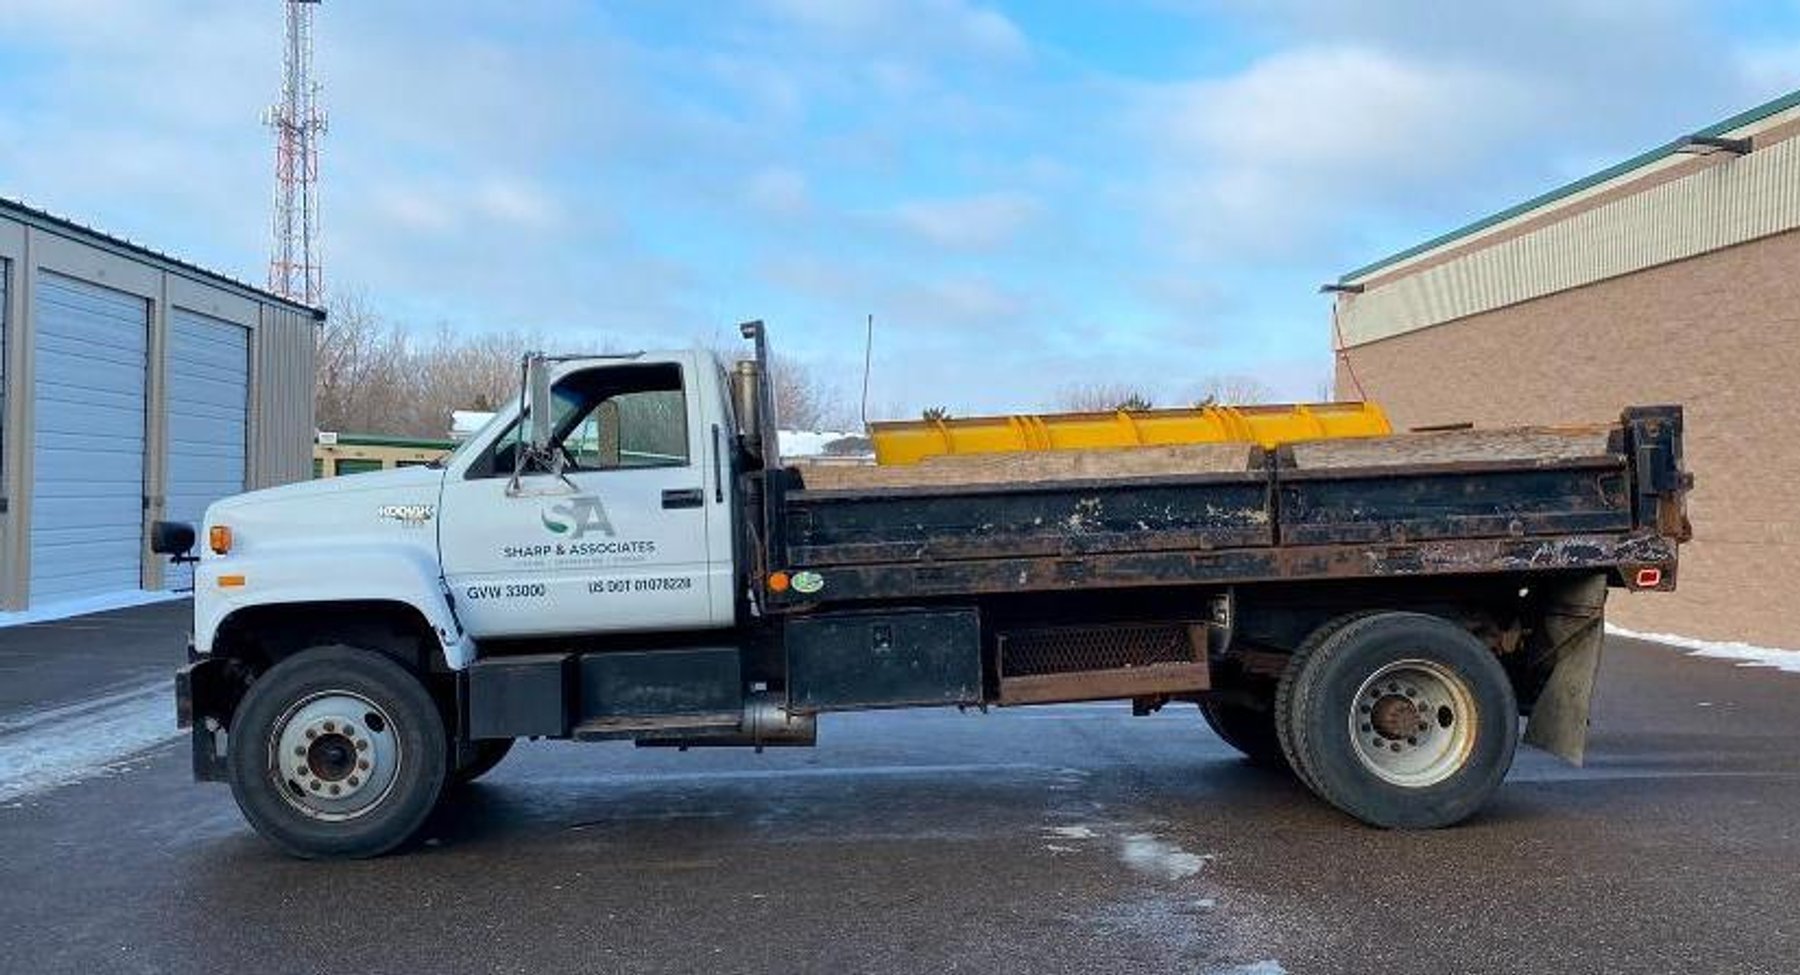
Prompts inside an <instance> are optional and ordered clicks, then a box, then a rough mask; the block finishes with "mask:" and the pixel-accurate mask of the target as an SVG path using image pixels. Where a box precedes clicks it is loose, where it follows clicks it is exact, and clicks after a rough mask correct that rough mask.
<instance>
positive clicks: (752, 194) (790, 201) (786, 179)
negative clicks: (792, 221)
mask: <svg viewBox="0 0 1800 975" xmlns="http://www.w3.org/2000/svg"><path fill="white" fill-rule="evenodd" d="M744 199H745V200H746V201H748V202H749V204H750V205H751V206H753V207H755V208H756V209H758V210H760V211H762V212H764V213H767V214H769V215H771V216H778V217H794V216H799V215H801V214H804V213H805V212H806V211H807V210H808V209H810V208H811V206H812V201H811V199H810V198H809V196H808V194H807V183H806V174H805V173H802V172H800V171H799V170H797V169H791V168H789V167H786V166H765V167H763V168H762V169H759V170H757V171H756V172H755V173H754V174H752V175H751V177H750V179H749V180H748V181H746V183H745V186H744Z"/></svg>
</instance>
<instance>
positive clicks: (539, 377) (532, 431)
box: [522, 352, 554, 454]
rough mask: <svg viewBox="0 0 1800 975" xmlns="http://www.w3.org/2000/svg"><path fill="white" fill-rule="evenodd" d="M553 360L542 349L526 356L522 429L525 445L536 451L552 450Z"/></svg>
mask: <svg viewBox="0 0 1800 975" xmlns="http://www.w3.org/2000/svg"><path fill="white" fill-rule="evenodd" d="M551 412H552V410H551V406H550V359H549V358H548V357H546V356H545V355H544V354H543V353H541V352H530V353H527V354H526V356H525V416H524V419H523V426H522V430H523V431H524V437H523V439H524V445H525V447H526V448H527V449H529V450H530V451H532V452H534V453H538V454H542V453H545V452H547V451H548V450H549V449H550V437H551V436H552V435H553V433H554V431H552V430H551V429H550V425H551Z"/></svg>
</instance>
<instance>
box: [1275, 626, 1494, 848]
mask: <svg viewBox="0 0 1800 975" xmlns="http://www.w3.org/2000/svg"><path fill="white" fill-rule="evenodd" d="M1282 683H1283V685H1284V686H1283V688H1282V692H1281V694H1280V695H1279V698H1280V700H1281V703H1282V705H1283V709H1282V710H1281V712H1280V713H1279V714H1278V716H1277V720H1279V721H1282V722H1285V724H1286V728H1285V731H1286V735H1287V738H1288V744H1289V746H1290V757H1291V758H1292V759H1293V761H1294V763H1295V765H1296V766H1297V771H1299V772H1300V778H1301V779H1302V780H1303V781H1305V782H1306V784H1307V785H1308V786H1310V787H1311V788H1312V789H1313V791H1314V792H1316V793H1318V795H1319V796H1320V797H1321V798H1323V799H1325V800H1326V801H1327V802H1330V803H1331V804H1332V805H1334V806H1337V807H1338V808H1339V809H1342V810H1343V811H1345V812H1347V813H1349V814H1350V815H1352V816H1355V817H1356V818H1358V819H1361V820H1362V821H1363V822H1366V823H1369V824H1371V825H1374V826H1382V827H1388V828H1401V829H1430V828H1434V827H1439V826H1448V825H1451V824H1454V823H1457V822H1460V821H1462V820H1463V819H1465V818H1467V817H1468V816H1469V815H1471V814H1472V813H1474V812H1475V811H1476V810H1477V809H1479V808H1480V807H1481V805H1482V804H1483V803H1485V802H1486V801H1487V800H1488V798H1489V797H1490V796H1492V795H1493V793H1494V791H1495V790H1496V789H1498V788H1499V787H1500V782H1501V780H1502V779H1504V778H1505V777H1506V771H1507V769H1508V768H1509V767H1511V765H1512V758H1513V750H1514V748H1515V746H1516V745H1517V741H1518V722H1519V719H1518V704H1517V701H1516V700H1515V698H1514V696H1513V690H1512V684H1511V682H1510V681H1508V680H1507V677H1506V671H1505V670H1504V669H1503V668H1502V667H1501V666H1500V662H1499V661H1498V660H1496V659H1495V657H1494V654H1493V652H1492V651H1490V650H1489V649H1488V648H1487V647H1486V646H1485V645H1483V644H1482V643H1481V641H1479V640H1477V639H1475V637H1474V636H1472V635H1471V634H1470V633H1469V632H1468V631H1466V630H1464V629H1463V628H1462V627H1460V626H1457V625H1456V624H1455V623H1452V622H1451V621H1449V620H1446V619H1442V618H1440V617H1436V616H1428V615H1425V614H1422V613H1399V612H1394V613H1379V614H1374V615H1370V616H1365V617H1362V618H1360V619H1356V620H1353V621H1350V622H1348V623H1345V624H1344V625H1343V626H1341V627H1339V628H1337V629H1336V630H1334V631H1332V632H1331V633H1330V634H1329V635H1328V636H1326V637H1325V638H1324V639H1323V640H1321V641H1319V642H1318V643H1317V644H1316V645H1313V646H1311V647H1308V648H1305V649H1303V651H1302V652H1300V653H1297V654H1295V656H1294V658H1293V659H1292V660H1291V661H1290V662H1289V665H1288V669H1287V672H1286V674H1284V675H1283V677H1282Z"/></svg>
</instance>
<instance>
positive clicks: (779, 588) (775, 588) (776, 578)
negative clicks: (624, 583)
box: [769, 572, 788, 592]
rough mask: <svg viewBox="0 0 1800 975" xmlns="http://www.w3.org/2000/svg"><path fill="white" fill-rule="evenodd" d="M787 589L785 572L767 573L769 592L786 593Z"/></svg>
mask: <svg viewBox="0 0 1800 975" xmlns="http://www.w3.org/2000/svg"><path fill="white" fill-rule="evenodd" d="M787 587H788V574H787V573H785V572H771V573H769V591H770V592H787Z"/></svg>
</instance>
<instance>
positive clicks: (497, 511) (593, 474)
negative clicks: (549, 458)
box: [439, 354, 731, 639]
mask: <svg viewBox="0 0 1800 975" xmlns="http://www.w3.org/2000/svg"><path fill="white" fill-rule="evenodd" d="M695 366H696V362H695V357H694V356H693V355H691V354H676V355H672V356H664V357H659V358H656V359H645V358H634V359H630V360H621V361H612V362H608V363H606V364H602V365H588V366H586V367H582V368H574V369H572V370H571V371H569V372H567V373H565V374H563V375H560V376H559V377H557V380H556V382H555V385H554V386H553V387H552V396H551V399H552V403H553V404H554V412H555V418H554V421H553V426H552V430H553V432H554V434H555V438H556V439H555V442H556V444H557V448H558V450H559V452H560V453H561V457H562V465H563V470H562V471H561V472H560V474H559V473H554V472H552V471H549V470H525V471H522V472H518V476H517V477H515V476H514V473H515V472H514V469H513V468H514V463H515V460H516V458H517V457H518V455H519V453H520V451H519V445H518V440H519V437H518V432H517V431H518V426H517V422H516V420H515V421H514V423H513V424H511V425H510V426H508V427H507V428H505V429H503V430H502V431H501V432H500V433H499V434H498V435H496V436H494V437H493V439H492V440H491V442H489V443H488V444H486V445H484V446H483V447H482V448H481V449H480V450H479V451H477V452H476V453H475V455H474V456H473V457H472V458H469V459H466V460H464V461H462V462H461V463H460V464H459V465H453V469H452V470H451V471H450V472H449V476H448V477H447V478H446V480H445V486H444V493H443V500H442V505H441V508H442V510H441V514H440V520H439V549H440V553H441V558H442V562H443V570H444V579H445V583H446V584H447V585H448V587H449V589H450V593H451V596H452V598H453V599H454V600H455V606H456V614H457V617H458V618H459V619H460V620H461V622H462V624H463V627H464V628H465V629H467V630H468V631H469V633H470V634H471V635H472V636H474V637H476V638H477V639H480V638H482V637H496V636H529V635H549V634H559V633H592V632H608V631H628V630H669V629H699V628H705V627H711V626H719V625H729V623H730V622H731V620H730V618H729V616H727V617H726V618H724V619H720V618H719V615H718V614H717V612H716V611H715V600H714V598H713V596H714V594H713V593H712V591H711V590H712V587H713V585H714V584H715V583H714V579H713V576H714V572H713V571H712V569H713V567H714V565H715V562H716V561H717V560H720V559H723V560H726V561H727V562H728V561H729V559H730V557H731V553H730V551H729V550H728V549H729V541H728V539H729V535H727V534H723V533H720V532H717V531H709V530H708V523H709V520H716V519H720V518H728V517H729V515H728V512H727V511H726V510H724V509H723V506H722V505H715V504H712V503H709V502H710V501H712V500H713V498H712V496H711V494H710V493H709V491H708V490H707V489H706V485H707V484H709V483H711V481H710V480H709V475H708V473H707V469H706V465H707V464H708V463H711V462H714V461H715V459H716V458H714V457H713V456H712V451H710V450H709V449H708V447H709V443H708V440H707V434H706V431H707V430H709V429H710V427H709V425H707V424H705V423H703V422H702V419H703V417H702V412H701V409H700V406H701V401H702V397H701V396H699V395H697V390H696V389H695V383H694V382H693V379H694V377H695V375H696V372H695ZM457 467H460V468H461V470H460V472H459V470H458V469H457ZM715 527H717V526H715ZM717 538H724V539H726V542H725V546H724V547H725V548H726V549H727V550H726V551H719V552H715V551H713V550H712V549H713V548H714V547H716V546H717V544H718V543H717V542H715V541H714V539H717ZM725 578H729V573H726V574H725Z"/></svg>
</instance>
